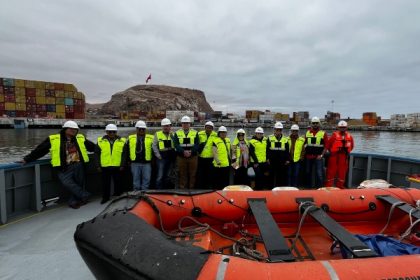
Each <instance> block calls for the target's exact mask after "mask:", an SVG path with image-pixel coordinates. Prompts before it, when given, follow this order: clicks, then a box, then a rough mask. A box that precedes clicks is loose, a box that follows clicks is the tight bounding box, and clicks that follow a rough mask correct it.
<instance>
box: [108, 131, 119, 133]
mask: <svg viewBox="0 0 420 280" xmlns="http://www.w3.org/2000/svg"><path fill="white" fill-rule="evenodd" d="M106 133H117V132H116V131H107V132H106Z"/></svg>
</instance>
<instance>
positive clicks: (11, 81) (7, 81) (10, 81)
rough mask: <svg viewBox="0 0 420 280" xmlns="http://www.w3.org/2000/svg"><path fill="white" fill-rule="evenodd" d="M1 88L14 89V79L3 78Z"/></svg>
mask: <svg viewBox="0 0 420 280" xmlns="http://www.w3.org/2000/svg"><path fill="white" fill-rule="evenodd" d="M3 86H8V87H14V86H15V79H10V78H3Z"/></svg>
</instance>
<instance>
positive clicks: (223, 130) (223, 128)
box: [217, 125, 227, 132]
mask: <svg viewBox="0 0 420 280" xmlns="http://www.w3.org/2000/svg"><path fill="white" fill-rule="evenodd" d="M217 132H227V129H226V127H224V126H223V125H222V126H221V127H219V129H218V130H217Z"/></svg>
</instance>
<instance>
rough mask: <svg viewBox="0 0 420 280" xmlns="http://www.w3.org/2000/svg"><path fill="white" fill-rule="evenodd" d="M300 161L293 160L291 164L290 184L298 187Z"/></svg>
mask: <svg viewBox="0 0 420 280" xmlns="http://www.w3.org/2000/svg"><path fill="white" fill-rule="evenodd" d="M299 171H300V162H299V161H298V162H291V163H290V165H289V174H288V175H289V180H288V185H289V186H292V187H297V186H298V184H299Z"/></svg>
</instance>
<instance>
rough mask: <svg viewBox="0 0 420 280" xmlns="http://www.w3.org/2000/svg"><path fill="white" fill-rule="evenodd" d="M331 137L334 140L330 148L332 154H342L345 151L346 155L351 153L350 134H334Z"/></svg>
mask: <svg viewBox="0 0 420 280" xmlns="http://www.w3.org/2000/svg"><path fill="white" fill-rule="evenodd" d="M331 137H332V138H333V139H334V142H333V143H332V145H331V148H330V150H331V152H332V153H337V152H341V151H343V152H344V151H345V152H347V153H350V152H351V149H352V147H351V146H352V145H351V143H352V137H351V135H350V133H348V132H347V131H346V132H345V134H344V135H342V134H341V133H339V132H334V133H333V135H332V136H331ZM343 142H344V143H343Z"/></svg>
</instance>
